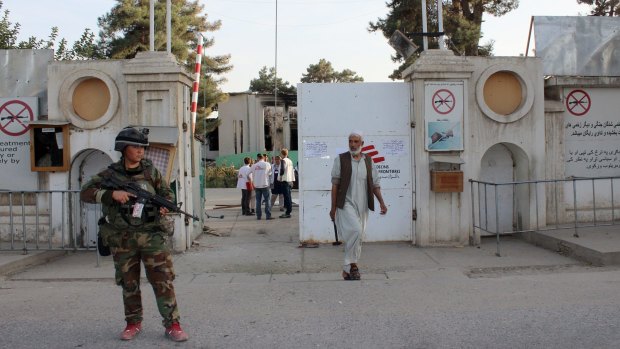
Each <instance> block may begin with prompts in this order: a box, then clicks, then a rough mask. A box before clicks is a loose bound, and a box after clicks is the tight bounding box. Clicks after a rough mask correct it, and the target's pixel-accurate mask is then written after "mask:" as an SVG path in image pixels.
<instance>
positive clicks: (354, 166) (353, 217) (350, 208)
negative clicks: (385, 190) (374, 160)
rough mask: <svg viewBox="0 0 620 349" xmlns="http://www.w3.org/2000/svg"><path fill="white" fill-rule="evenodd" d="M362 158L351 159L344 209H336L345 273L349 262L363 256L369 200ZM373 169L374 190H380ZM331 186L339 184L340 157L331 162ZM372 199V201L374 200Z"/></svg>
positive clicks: (374, 169) (377, 178)
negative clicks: (349, 180) (343, 243)
mask: <svg viewBox="0 0 620 349" xmlns="http://www.w3.org/2000/svg"><path fill="white" fill-rule="evenodd" d="M365 156H366V155H362V158H360V160H355V159H353V157H351V182H350V184H349V188H348V189H347V196H346V199H345V202H344V207H343V208H337V209H336V228H337V229H338V235H339V236H340V237H341V238H342V240H343V241H344V242H345V245H344V268H343V269H344V271H345V272H347V273H349V272H350V267H351V266H350V265H351V263H357V261H358V260H359V258H360V255H361V253H362V240H363V239H364V237H365V233H366V221H367V220H368V211H369V209H368V200H367V195H373V193H372V192H371V193H367V190H366V177H367V176H366V163H365V161H364V157H365ZM371 167H372V179H373V188H376V187H379V186H380V185H379V184H380V179H379V174H378V172H377V169H376V168H375V166H374V165H373V166H371ZM332 184H340V158H339V157H336V159H334V166H333V167H332ZM373 199H374V198H373Z"/></svg>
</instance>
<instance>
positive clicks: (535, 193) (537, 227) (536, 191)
mask: <svg viewBox="0 0 620 349" xmlns="http://www.w3.org/2000/svg"><path fill="white" fill-rule="evenodd" d="M536 184H537V183H534V198H535V199H536V231H538V230H540V224H539V222H538V186H537V185H536Z"/></svg>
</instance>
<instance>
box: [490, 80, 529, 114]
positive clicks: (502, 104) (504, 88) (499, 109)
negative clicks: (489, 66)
mask: <svg viewBox="0 0 620 349" xmlns="http://www.w3.org/2000/svg"><path fill="white" fill-rule="evenodd" d="M522 101H523V91H522V87H521V81H520V80H519V78H518V77H517V76H516V75H515V74H514V73H512V72H507V71H498V72H496V73H493V74H491V76H489V78H488V79H487V80H486V82H485V83H484V102H485V103H486V105H487V106H488V107H489V109H491V110H492V111H494V112H495V113H497V114H498V115H503V116H506V115H510V114H512V113H514V112H515V111H516V110H517V109H519V107H520V106H521V102H522Z"/></svg>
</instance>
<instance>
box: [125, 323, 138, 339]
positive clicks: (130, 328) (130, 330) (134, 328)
mask: <svg viewBox="0 0 620 349" xmlns="http://www.w3.org/2000/svg"><path fill="white" fill-rule="evenodd" d="M140 331H142V324H141V323H140V322H136V323H135V324H127V327H125V330H124V331H123V333H121V339H122V340H124V341H128V340H132V339H134V337H135V336H137V335H138V333H140Z"/></svg>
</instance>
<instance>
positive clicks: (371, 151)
mask: <svg viewBox="0 0 620 349" xmlns="http://www.w3.org/2000/svg"><path fill="white" fill-rule="evenodd" d="M362 152H363V153H364V154H366V156H370V158H371V159H372V162H374V163H375V164H376V163H377V162H383V161H385V158H384V157H383V156H377V155H379V152H378V151H376V150H375V146H374V145H367V146H365V147H362Z"/></svg>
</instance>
